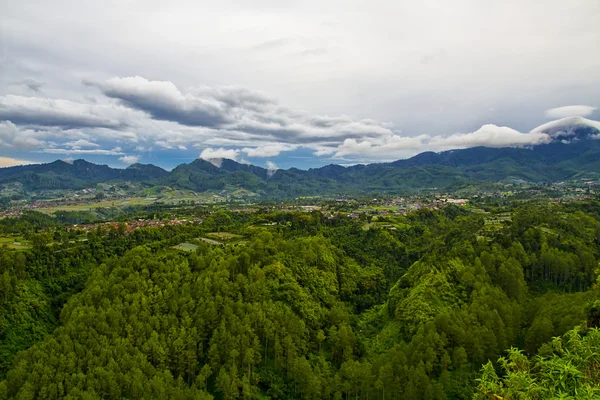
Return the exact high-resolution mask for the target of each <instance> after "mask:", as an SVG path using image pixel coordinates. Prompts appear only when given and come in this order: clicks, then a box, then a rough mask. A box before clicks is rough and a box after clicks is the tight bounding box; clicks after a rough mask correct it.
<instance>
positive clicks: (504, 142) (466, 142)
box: [429, 124, 552, 149]
mask: <svg viewBox="0 0 600 400" xmlns="http://www.w3.org/2000/svg"><path fill="white" fill-rule="evenodd" d="M551 140H552V139H551V138H550V136H548V135H546V134H545V133H521V132H519V131H516V130H514V129H512V128H509V127H507V126H496V125H492V124H488V125H483V126H482V127H481V128H479V129H478V130H476V131H475V132H471V133H455V134H454V135H451V136H448V137H440V136H436V137H434V138H433V139H432V140H431V141H429V145H430V146H431V147H433V148H435V149H458V148H466V147H475V146H488V147H509V146H513V147H514V146H526V145H536V144H543V143H548V142H550V141H551Z"/></svg>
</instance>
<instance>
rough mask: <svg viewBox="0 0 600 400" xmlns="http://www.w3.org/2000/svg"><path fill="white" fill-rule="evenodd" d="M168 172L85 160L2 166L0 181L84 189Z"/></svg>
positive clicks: (34, 187) (34, 186)
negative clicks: (117, 166)
mask: <svg viewBox="0 0 600 400" xmlns="http://www.w3.org/2000/svg"><path fill="white" fill-rule="evenodd" d="M166 175H168V172H167V171H165V170H164V169H162V168H160V167H157V166H155V165H144V164H133V165H131V166H129V167H127V168H125V169H118V168H111V167H109V166H108V165H97V164H94V163H91V162H88V161H85V160H75V161H73V162H65V161H61V160H56V161H54V162H51V163H48V164H34V165H23V166H17V167H9V168H0V183H7V182H20V183H22V184H23V185H24V186H25V187H26V188H27V189H28V190H42V189H82V188H85V187H90V186H91V185H93V184H96V183H100V182H108V181H136V182H144V181H152V180H155V179H159V178H162V177H164V176H166Z"/></svg>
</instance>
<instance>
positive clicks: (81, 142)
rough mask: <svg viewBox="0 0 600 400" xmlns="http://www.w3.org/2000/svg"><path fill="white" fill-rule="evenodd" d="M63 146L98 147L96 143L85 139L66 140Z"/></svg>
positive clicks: (74, 147)
mask: <svg viewBox="0 0 600 400" xmlns="http://www.w3.org/2000/svg"><path fill="white" fill-rule="evenodd" d="M64 145H65V146H69V147H71V148H73V149H80V148H82V147H100V145H99V144H98V143H94V142H90V141H89V140H86V139H77V140H73V141H71V142H67V143H65V144H64Z"/></svg>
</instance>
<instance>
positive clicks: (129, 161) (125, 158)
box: [119, 155, 140, 165]
mask: <svg viewBox="0 0 600 400" xmlns="http://www.w3.org/2000/svg"><path fill="white" fill-rule="evenodd" d="M139 160H140V157H139V156H134V155H129V156H123V157H119V161H121V162H122V163H123V164H127V165H131V164H135V163H137V162H138V161H139Z"/></svg>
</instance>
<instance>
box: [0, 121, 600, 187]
mask: <svg viewBox="0 0 600 400" xmlns="http://www.w3.org/2000/svg"><path fill="white" fill-rule="evenodd" d="M559 121H561V120H559ZM562 121H563V124H562V125H560V124H558V123H557V121H554V122H553V123H549V124H546V125H548V130H549V131H551V132H552V140H551V141H550V142H549V143H544V144H539V145H534V146H528V147H485V146H477V147H470V148H466V149H456V150H447V151H442V152H437V153H436V152H432V151H426V152H423V153H419V154H417V155H415V156H413V157H411V158H408V159H402V160H396V161H393V162H387V163H372V164H358V165H354V166H348V167H345V166H342V165H337V164H329V165H325V166H323V167H319V168H310V169H308V170H302V169H298V168H289V169H278V170H270V169H267V168H263V167H259V166H256V165H251V164H245V163H239V162H237V161H235V160H231V159H226V158H224V159H211V160H203V159H196V160H194V161H192V162H191V163H188V164H180V165H178V166H177V167H175V168H174V169H173V170H171V171H166V170H164V169H162V168H160V167H158V166H155V165H152V164H140V163H136V164H132V165H130V166H129V167H127V168H123V169H119V168H111V167H109V166H108V165H98V164H94V163H91V162H88V161H86V160H83V159H78V160H74V161H70V162H66V161H61V160H56V161H53V162H51V163H47V164H33V165H24V166H14V167H7V168H0V184H3V183H9V182H20V183H22V184H23V185H24V186H25V187H26V188H27V189H29V190H33V191H35V190H41V189H82V188H84V187H89V186H90V185H94V184H97V183H102V182H119V181H135V182H140V183H144V184H147V185H150V186H153V185H154V186H157V185H160V186H169V187H173V188H176V189H188V190H193V191H197V192H203V191H211V190H213V191H217V190H223V189H226V188H242V189H246V190H250V191H252V192H256V193H258V194H260V195H264V196H267V197H273V196H274V197H290V196H300V195H314V194H338V193H339V194H343V193H366V192H370V191H407V190H420V189H427V188H433V187H437V188H445V187H450V186H452V185H455V184H457V183H468V182H503V181H507V180H515V179H517V180H524V181H530V182H553V181H559V180H564V179H568V178H571V177H576V176H580V175H581V174H586V173H588V174H589V173H596V174H600V140H597V138H598V137H599V133H600V130H599V129H597V128H596V127H595V125H594V124H595V123H596V122H595V121H591V122H593V123H594V124H589V123H587V122H586V121H589V120H585V119H584V118H577V119H573V118H567V119H563V120H562ZM582 121H583V122H582ZM597 125H598V126H600V123H598V124H597ZM542 127H543V126H542ZM537 129H538V128H536V130H537ZM565 138H567V139H568V140H567V139H565Z"/></svg>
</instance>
